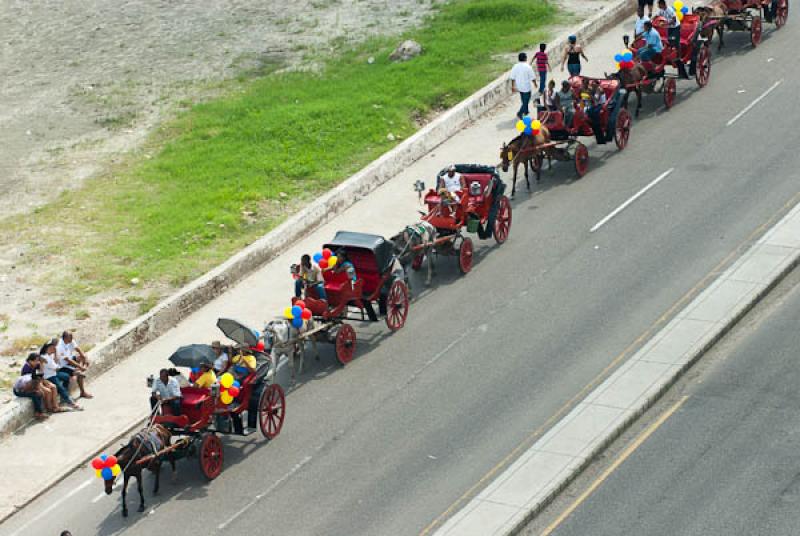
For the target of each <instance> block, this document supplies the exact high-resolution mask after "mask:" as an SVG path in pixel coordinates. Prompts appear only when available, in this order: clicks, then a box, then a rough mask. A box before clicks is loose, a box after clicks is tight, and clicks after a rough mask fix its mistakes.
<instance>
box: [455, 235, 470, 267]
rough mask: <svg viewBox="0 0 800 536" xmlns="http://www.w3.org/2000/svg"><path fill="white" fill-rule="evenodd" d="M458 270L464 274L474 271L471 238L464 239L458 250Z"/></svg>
mask: <svg viewBox="0 0 800 536" xmlns="http://www.w3.org/2000/svg"><path fill="white" fill-rule="evenodd" d="M458 268H459V269H460V270H461V273H462V274H468V273H469V271H470V270H472V239H471V238H469V237H467V238H464V239H463V240H462V241H461V247H459V248H458Z"/></svg>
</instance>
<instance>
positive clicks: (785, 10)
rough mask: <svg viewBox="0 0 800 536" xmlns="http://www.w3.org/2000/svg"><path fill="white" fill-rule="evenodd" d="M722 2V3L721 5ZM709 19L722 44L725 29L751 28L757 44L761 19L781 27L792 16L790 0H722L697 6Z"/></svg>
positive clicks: (705, 17)
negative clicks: (713, 24)
mask: <svg viewBox="0 0 800 536" xmlns="http://www.w3.org/2000/svg"><path fill="white" fill-rule="evenodd" d="M720 4H721V5H720ZM695 11H696V12H698V13H700V14H701V15H703V18H704V20H705V21H708V23H716V25H717V33H718V34H719V39H720V42H719V46H720V48H721V47H722V46H723V44H724V43H723V37H722V36H723V33H724V31H725V30H729V31H733V32H750V42H751V43H752V44H753V46H754V47H756V46H758V45H759V43H761V34H762V32H763V22H762V19H766V20H767V22H772V23H773V24H775V29H776V30H779V29H781V28H782V27H783V26H784V25H785V24H786V20H787V19H788V18H789V0H721V1H720V2H719V3H717V2H712V3H711V5H709V6H703V7H698V8H695Z"/></svg>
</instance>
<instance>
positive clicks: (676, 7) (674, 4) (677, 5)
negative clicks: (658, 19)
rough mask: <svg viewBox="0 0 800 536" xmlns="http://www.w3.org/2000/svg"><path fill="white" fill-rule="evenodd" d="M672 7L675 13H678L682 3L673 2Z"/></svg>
mask: <svg viewBox="0 0 800 536" xmlns="http://www.w3.org/2000/svg"><path fill="white" fill-rule="evenodd" d="M672 7H674V8H675V9H676V10H677V11H680V10H681V8H682V7H683V2H681V0H675V2H674V3H673V4H672Z"/></svg>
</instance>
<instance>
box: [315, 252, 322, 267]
mask: <svg viewBox="0 0 800 536" xmlns="http://www.w3.org/2000/svg"><path fill="white" fill-rule="evenodd" d="M321 260H322V253H314V262H316V263H317V264H319V261H321Z"/></svg>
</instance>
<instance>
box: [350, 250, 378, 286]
mask: <svg viewBox="0 0 800 536" xmlns="http://www.w3.org/2000/svg"><path fill="white" fill-rule="evenodd" d="M347 255H348V257H349V259H350V262H352V263H353V266H355V267H356V275H357V276H358V281H356V285H358V283H359V282H361V283H362V286H361V289H360V290H359V291H358V292H357V293H356V296H359V297H360V296H372V294H374V293H375V291H376V290H378V289H379V288H380V286H381V284H382V282H383V274H381V272H380V269H379V268H378V263H377V261H376V260H375V254H374V253H372V252H371V251H364V250H358V249H355V250H349V251H348V252H347Z"/></svg>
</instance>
